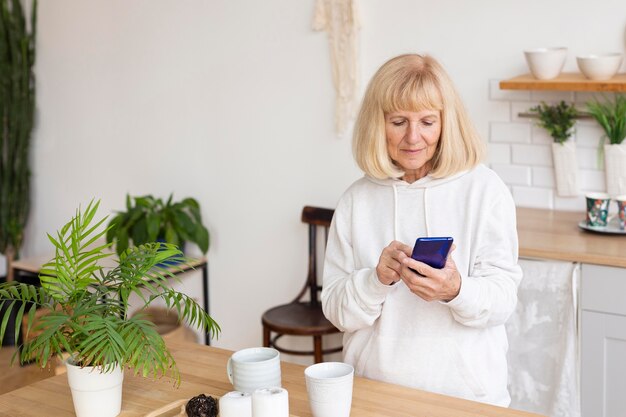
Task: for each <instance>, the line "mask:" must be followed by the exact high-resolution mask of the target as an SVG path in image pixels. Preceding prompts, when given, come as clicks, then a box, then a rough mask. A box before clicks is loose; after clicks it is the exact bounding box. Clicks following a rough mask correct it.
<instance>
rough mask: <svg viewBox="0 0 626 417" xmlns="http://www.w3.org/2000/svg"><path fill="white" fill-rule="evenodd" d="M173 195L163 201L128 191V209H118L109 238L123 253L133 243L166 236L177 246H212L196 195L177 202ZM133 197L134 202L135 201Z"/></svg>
mask: <svg viewBox="0 0 626 417" xmlns="http://www.w3.org/2000/svg"><path fill="white" fill-rule="evenodd" d="M172 198H173V196H172V195H170V196H169V198H168V199H167V201H166V202H165V203H164V202H163V200H161V199H160V198H154V197H153V196H151V195H147V196H143V197H132V199H131V197H130V196H129V195H126V211H122V212H119V213H118V214H117V215H116V216H115V217H113V219H111V222H110V223H109V231H108V233H107V235H106V239H107V242H115V245H116V250H117V252H118V253H122V252H124V251H125V250H126V248H128V247H129V246H130V245H131V241H132V244H134V245H141V244H144V243H146V242H154V241H156V240H159V239H160V240H164V241H165V242H167V243H171V244H173V245H176V246H180V245H182V243H183V242H186V241H190V242H194V243H195V244H196V245H198V247H199V248H200V250H201V251H202V253H206V252H207V251H208V250H209V231H208V230H207V228H206V227H204V225H203V224H202V216H201V214H200V205H199V204H198V202H197V201H196V200H195V199H193V198H185V199H184V200H182V201H180V202H177V203H174V202H172ZM133 201H134V204H133Z"/></svg>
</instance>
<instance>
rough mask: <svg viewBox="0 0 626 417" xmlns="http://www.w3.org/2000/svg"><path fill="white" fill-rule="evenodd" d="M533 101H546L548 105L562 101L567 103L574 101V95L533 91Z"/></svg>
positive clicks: (564, 92)
mask: <svg viewBox="0 0 626 417" xmlns="http://www.w3.org/2000/svg"><path fill="white" fill-rule="evenodd" d="M530 99H531V100H532V101H545V102H546V103H558V102H560V101H561V100H563V101H565V102H568V103H569V102H572V101H574V93H572V92H570V91H541V90H539V91H532V92H531V93H530Z"/></svg>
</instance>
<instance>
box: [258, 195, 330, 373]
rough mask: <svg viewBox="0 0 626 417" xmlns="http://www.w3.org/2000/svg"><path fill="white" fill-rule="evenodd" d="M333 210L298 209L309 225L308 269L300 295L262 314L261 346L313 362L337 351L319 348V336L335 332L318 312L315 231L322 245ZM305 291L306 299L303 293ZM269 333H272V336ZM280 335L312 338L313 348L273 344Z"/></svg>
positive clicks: (316, 241) (317, 361) (303, 220)
mask: <svg viewBox="0 0 626 417" xmlns="http://www.w3.org/2000/svg"><path fill="white" fill-rule="evenodd" d="M333 213H334V210H331V209H325V208H320V207H310V206H306V207H304V209H303V210H302V222H303V223H306V224H308V225H309V271H308V274H307V278H306V282H305V284H304V287H303V288H302V290H301V291H300V294H298V296H297V297H296V298H295V299H294V300H293V301H292V302H291V303H289V304H283V305H279V306H277V307H274V308H271V309H269V310H267V311H266V312H265V313H263V316H262V318H261V322H262V323H263V346H266V347H273V348H275V349H276V350H278V351H280V352H284V353H288V354H292V355H313V357H314V360H315V363H319V362H322V361H323V355H325V354H329V353H335V352H340V351H341V349H342V347H341V346H340V347H336V348H329V349H322V336H323V335H328V334H332V333H339V330H338V329H337V328H336V327H335V326H333V325H332V323H331V322H329V321H328V320H327V319H326V317H324V314H323V313H322V305H321V303H320V300H319V292H320V290H321V289H322V287H321V285H319V284H318V275H317V269H318V268H317V262H318V252H319V251H318V240H317V238H318V232H319V231H321V230H323V231H324V244H323V247H324V248H326V240H327V239H328V228H329V226H330V221H331V220H332V218H333ZM307 292H308V300H306V298H307V297H305V295H306V294H307ZM272 333H275V335H274V336H273V337H272ZM284 335H290V336H310V337H313V350H312V351H301V350H293V349H286V348H284V347H281V346H279V345H277V343H276V342H277V341H278V339H280V338H281V337H282V336H284Z"/></svg>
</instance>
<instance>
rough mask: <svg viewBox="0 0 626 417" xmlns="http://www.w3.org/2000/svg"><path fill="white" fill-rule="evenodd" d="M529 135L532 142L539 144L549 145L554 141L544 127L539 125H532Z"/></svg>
mask: <svg viewBox="0 0 626 417" xmlns="http://www.w3.org/2000/svg"><path fill="white" fill-rule="evenodd" d="M530 135H531V137H532V142H533V143H536V144H539V145H550V146H551V143H552V142H553V141H554V140H553V139H552V136H550V134H549V133H548V132H547V131H546V129H544V128H543V127H539V126H537V125H534V126H533V127H532V128H531V130H530Z"/></svg>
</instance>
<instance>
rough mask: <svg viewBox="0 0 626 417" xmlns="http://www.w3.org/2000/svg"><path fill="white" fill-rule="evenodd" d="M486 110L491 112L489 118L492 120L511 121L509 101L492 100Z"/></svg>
mask: <svg viewBox="0 0 626 417" xmlns="http://www.w3.org/2000/svg"><path fill="white" fill-rule="evenodd" d="M485 111H487V112H488V113H489V120H490V121H492V122H510V121H511V103H509V102H507V101H490V102H489V107H488V108H486V109H485Z"/></svg>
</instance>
